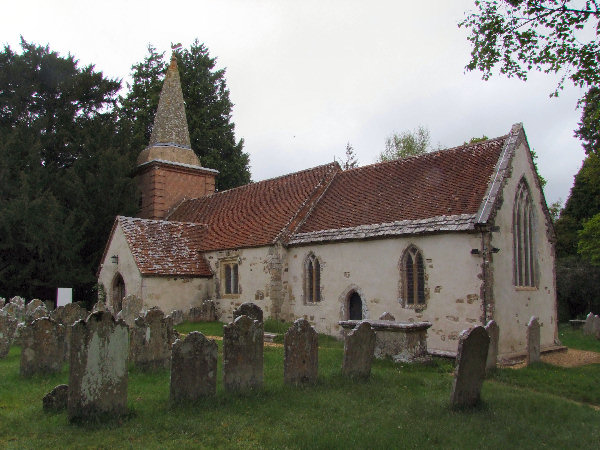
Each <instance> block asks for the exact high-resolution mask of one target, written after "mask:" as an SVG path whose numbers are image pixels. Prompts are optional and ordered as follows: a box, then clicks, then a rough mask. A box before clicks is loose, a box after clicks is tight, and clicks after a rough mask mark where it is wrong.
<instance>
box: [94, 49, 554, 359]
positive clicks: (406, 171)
mask: <svg viewBox="0 0 600 450" xmlns="http://www.w3.org/2000/svg"><path fill="white" fill-rule="evenodd" d="M137 164H138V165H137V172H136V176H137V179H138V183H139V188H140V191H141V202H140V212H139V216H138V217H121V216H120V217H117V218H116V219H115V222H114V226H113V229H112V231H111V234H110V237H109V240H108V242H107V245H106V248H105V251H104V256H103V258H102V261H101V265H100V268H99V271H98V281H99V283H100V284H101V285H103V286H104V289H105V292H106V293H107V299H106V300H107V303H108V304H109V306H110V307H111V308H112V309H113V310H114V311H118V310H120V309H121V300H122V298H123V297H124V296H125V295H128V294H134V295H137V296H139V297H140V298H142V300H143V302H144V305H145V307H147V308H149V307H152V306H158V307H160V308H161V309H162V310H163V311H164V312H165V313H169V312H171V311H172V310H174V309H180V310H183V311H184V312H185V311H187V310H189V309H190V308H191V307H194V306H200V305H201V304H202V302H203V301H204V300H206V299H211V300H213V301H214V302H215V303H216V305H217V307H218V310H219V314H220V317H221V320H222V321H228V320H230V319H231V317H232V312H233V310H234V309H235V308H236V307H237V306H239V305H240V304H241V303H243V302H248V301H251V302H254V303H256V304H257V305H259V306H260V307H261V308H262V309H263V311H264V312H265V316H266V317H273V318H277V319H280V320H286V321H293V320H295V319H297V318H299V317H305V318H306V319H307V320H309V321H310V323H311V324H312V325H313V326H314V327H315V328H316V330H317V331H318V332H320V333H327V334H330V335H333V336H340V335H341V327H340V326H339V325H338V321H340V320H346V319H377V318H378V317H379V316H380V315H381V314H382V313H384V312H389V313H391V314H392V315H393V316H395V318H396V320H399V321H429V322H431V323H432V326H431V328H430V329H429V330H428V348H429V349H430V350H433V351H440V352H449V353H455V352H456V350H457V346H458V336H459V334H460V332H461V331H462V330H464V329H467V328H469V327H473V326H476V325H485V324H486V323H487V321H489V320H490V319H494V320H495V321H496V322H497V323H498V325H499V328H500V343H499V356H500V357H510V356H516V355H519V354H523V353H524V352H525V348H526V327H527V322H528V321H529V319H530V318H531V316H536V317H538V319H539V322H540V324H541V345H542V350H544V349H546V348H550V347H553V346H555V345H556V344H557V343H558V328H557V326H558V324H557V304H556V281H555V272H554V240H555V238H554V230H553V226H552V221H551V219H550V215H549V213H548V208H547V206H546V202H545V199H544V195H543V192H542V189H541V186H540V182H539V178H538V176H537V174H536V171H535V168H534V164H533V160H532V157H531V152H530V149H529V146H528V143H527V138H526V136H525V132H524V130H523V127H522V125H521V124H516V125H513V126H512V128H511V129H510V130H508V133H507V134H506V135H504V136H500V137H497V138H494V139H488V140H486V141H482V142H477V143H474V144H465V145H462V146H459V147H455V148H451V149H447V150H440V151H435V152H431V153H427V154H424V155H421V156H415V157H409V158H405V159H401V160H396V161H389V162H384V163H378V164H373V165H369V166H364V167H358V168H355V169H350V170H342V169H341V168H340V166H339V165H338V164H337V163H330V164H325V165H322V166H318V167H314V168H310V169H306V170H302V171H300V172H295V173H291V174H288V175H283V176H281V177H277V178H272V179H269V180H264V181H260V182H256V183H250V184H248V185H245V186H241V187H238V188H234V189H230V190H227V191H223V192H215V177H217V176H218V173H217V171H215V170H212V169H209V168H205V167H202V165H201V162H200V160H199V158H198V157H197V156H196V154H195V153H194V151H193V149H192V148H191V146H190V137H189V132H188V126H187V121H186V116H185V105H184V101H183V95H182V92H181V85H180V80H179V73H178V69H177V63H176V60H175V59H174V58H173V59H172V61H171V64H170V66H169V69H168V71H167V75H166V78H165V81H164V86H163V90H162V93H161V97H160V102H159V106H158V110H157V113H156V117H155V122H154V128H153V131H152V137H151V139H150V143H149V145H148V147H147V148H146V149H144V150H142V151H141V153H140V155H139V158H138V161H137Z"/></svg>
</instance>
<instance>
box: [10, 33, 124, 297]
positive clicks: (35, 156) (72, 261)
mask: <svg viewBox="0 0 600 450" xmlns="http://www.w3.org/2000/svg"><path fill="white" fill-rule="evenodd" d="M119 88H120V83H119V82H118V81H116V80H110V79H107V78H105V77H104V76H103V75H102V73H101V72H96V71H95V70H94V67H93V66H86V67H79V65H78V62H77V60H75V58H74V57H73V56H71V55H69V56H68V57H62V56H60V55H59V54H57V53H56V52H53V51H51V50H50V49H49V47H48V46H46V47H42V46H37V45H34V44H30V43H28V42H26V41H25V40H23V39H22V40H21V52H20V53H17V52H15V51H13V50H12V49H11V48H10V47H9V46H5V47H4V49H3V51H2V52H0V179H1V180H2V183H0V233H1V234H2V239H1V240H0V295H2V296H6V297H8V296H13V295H22V296H25V297H29V298H31V297H39V298H42V299H53V298H54V296H55V295H56V294H55V289H56V287H57V286H72V287H75V294H76V297H79V298H81V297H82V296H89V295H91V292H93V290H94V285H95V278H96V277H95V272H96V269H97V265H98V261H99V258H100V254H101V252H102V249H103V247H104V244H105V242H106V237H107V235H108V232H109V231H110V228H111V225H112V222H113V220H114V216H115V215H117V214H120V213H128V212H132V211H133V205H134V203H135V186H134V184H133V181H132V180H131V179H130V178H129V177H128V174H129V173H130V171H131V169H132V167H133V166H132V161H133V156H132V155H131V154H128V153H127V152H124V151H123V150H122V146H121V142H122V141H121V135H120V134H119V133H118V132H117V125H116V116H115V115H114V113H113V111H112V108H113V106H114V104H115V101H116V94H117V92H118V90H119Z"/></svg>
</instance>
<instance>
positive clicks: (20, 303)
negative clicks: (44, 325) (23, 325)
mask: <svg viewBox="0 0 600 450" xmlns="http://www.w3.org/2000/svg"><path fill="white" fill-rule="evenodd" d="M9 301H10V303H12V304H13V305H16V306H18V307H19V308H21V309H25V299H24V298H23V297H20V296H18V295H16V296H14V297H13V298H11V299H10V300H9Z"/></svg>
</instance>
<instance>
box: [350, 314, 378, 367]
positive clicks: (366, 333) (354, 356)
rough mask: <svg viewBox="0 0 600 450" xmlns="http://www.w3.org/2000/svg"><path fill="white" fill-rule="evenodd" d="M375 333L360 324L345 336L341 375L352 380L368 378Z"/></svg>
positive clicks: (373, 350) (365, 325)
mask: <svg viewBox="0 0 600 450" xmlns="http://www.w3.org/2000/svg"><path fill="white" fill-rule="evenodd" d="M375 337H376V336H375V331H373V328H372V327H371V325H370V324H369V323H367V322H361V323H360V324H359V325H358V326H357V327H356V328H354V329H353V330H352V331H350V333H348V334H347V335H346V339H345V340H344V360H343V361H342V374H343V375H345V376H347V377H352V378H369V376H370V375H371V365H372V363H373V357H374V353H375Z"/></svg>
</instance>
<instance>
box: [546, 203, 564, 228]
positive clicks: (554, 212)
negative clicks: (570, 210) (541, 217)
mask: <svg viewBox="0 0 600 450" xmlns="http://www.w3.org/2000/svg"><path fill="white" fill-rule="evenodd" d="M561 209H562V200H561V199H558V200H556V201H555V202H553V203H551V204H550V205H549V206H548V212H549V213H550V217H551V218H552V223H556V221H557V220H558V218H559V216H560V211H561Z"/></svg>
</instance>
